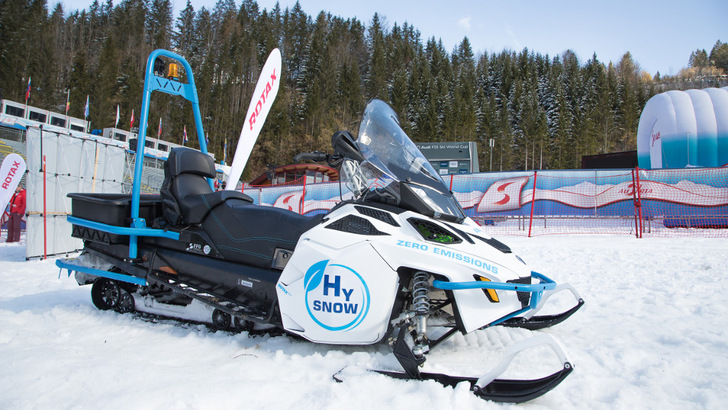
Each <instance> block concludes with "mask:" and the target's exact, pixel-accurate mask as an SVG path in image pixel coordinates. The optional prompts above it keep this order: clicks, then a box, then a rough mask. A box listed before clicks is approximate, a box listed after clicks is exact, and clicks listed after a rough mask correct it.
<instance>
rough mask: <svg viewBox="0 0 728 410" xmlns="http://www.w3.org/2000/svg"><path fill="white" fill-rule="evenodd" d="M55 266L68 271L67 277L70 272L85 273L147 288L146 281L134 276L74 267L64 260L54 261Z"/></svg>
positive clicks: (79, 266)
mask: <svg viewBox="0 0 728 410" xmlns="http://www.w3.org/2000/svg"><path fill="white" fill-rule="evenodd" d="M56 266H58V267H59V268H61V270H63V269H68V276H71V272H72V271H77V272H83V273H87V274H89V275H94V276H101V277H103V278H107V279H113V280H118V281H122V282H127V283H133V284H135V285H141V286H147V281H146V280H145V279H142V278H137V277H136V276H129V275H124V274H123V273H116V272H109V271H105V270H101V269H94V268H89V267H88V266H81V265H76V264H74V263H71V262H69V261H68V260H66V259H56Z"/></svg>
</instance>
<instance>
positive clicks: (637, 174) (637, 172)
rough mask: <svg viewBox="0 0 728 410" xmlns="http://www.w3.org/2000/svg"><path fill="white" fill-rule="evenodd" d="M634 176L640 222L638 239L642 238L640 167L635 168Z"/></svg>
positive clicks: (637, 213) (636, 204) (636, 212)
mask: <svg viewBox="0 0 728 410" xmlns="http://www.w3.org/2000/svg"><path fill="white" fill-rule="evenodd" d="M634 175H635V185H634V195H635V196H636V199H635V201H634V205H635V214H636V215H637V220H638V221H639V227H638V230H637V235H638V236H637V238H642V230H643V229H642V195H641V193H640V191H641V187H640V167H635V169H634Z"/></svg>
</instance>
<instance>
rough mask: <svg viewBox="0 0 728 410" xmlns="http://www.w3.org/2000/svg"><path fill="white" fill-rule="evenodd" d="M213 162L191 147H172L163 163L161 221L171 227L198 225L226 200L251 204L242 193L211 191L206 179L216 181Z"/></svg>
mask: <svg viewBox="0 0 728 410" xmlns="http://www.w3.org/2000/svg"><path fill="white" fill-rule="evenodd" d="M215 176H216V173H215V163H214V162H213V161H212V158H211V157H210V156H209V155H206V154H203V153H202V152H200V151H197V150H193V149H190V148H173V149H172V151H170V153H169V157H168V158H167V161H166V162H165V163H164V182H163V183H162V187H161V189H160V191H159V193H160V194H161V195H162V210H163V212H164V219H166V220H167V221H168V222H169V223H171V224H173V225H179V224H187V225H191V224H200V223H202V220H203V219H205V216H207V214H208V213H209V212H210V210H212V209H213V208H214V207H216V206H217V205H220V204H221V203H223V202H225V201H226V200H228V199H237V200H242V201H245V202H248V203H252V202H253V199H252V198H250V197H249V196H248V195H245V194H243V193H242V192H237V191H217V192H214V191H213V190H212V188H211V187H210V184H209V183H208V181H207V178H215Z"/></svg>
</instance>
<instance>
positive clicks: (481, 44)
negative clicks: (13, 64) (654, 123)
mask: <svg viewBox="0 0 728 410" xmlns="http://www.w3.org/2000/svg"><path fill="white" fill-rule="evenodd" d="M173 1H174V3H175V16H177V15H178V13H179V10H180V9H181V8H183V7H184V6H185V4H186V1H187V0H173ZM216 2H217V0H192V5H193V6H194V7H195V9H196V10H198V9H200V8H201V7H203V6H204V7H206V8H208V9H210V10H211V9H212V8H214V6H215V3H216ZM278 2H279V3H280V6H281V9H285V8H287V7H288V8H292V7H293V5H294V4H295V2H296V1H295V0H279V1H278ZM63 3H64V5H65V6H66V9H67V10H68V9H80V8H88V4H90V3H91V0H63ZM114 3H115V4H116V3H117V2H116V1H115V2H114ZM236 3H237V4H240V0H236ZM275 3H276V1H275V0H258V4H259V6H260V8H261V9H263V8H266V9H271V8H272V7H273V6H274V5H275ZM300 3H301V7H302V8H303V10H304V12H306V14H308V15H311V16H313V17H315V16H316V15H317V14H318V13H319V12H320V11H321V10H324V11H327V12H330V13H331V14H333V15H337V16H341V17H344V18H347V17H356V18H357V19H359V20H361V21H362V22H363V23H365V24H366V25H367V26H368V25H369V23H370V22H371V19H372V16H374V13H375V12H378V13H379V14H380V16H382V17H384V18H385V19H386V22H387V24H388V27H390V28H391V27H392V26H393V25H394V23H397V24H400V25H402V24H403V23H404V22H407V23H409V24H411V25H413V26H414V27H415V28H417V29H418V30H419V31H420V33H421V39H422V41H423V42H424V41H426V40H427V39H428V38H430V37H435V38H437V39H442V41H443V44H444V46H445V48H446V49H447V50H448V51H452V50H453V48H454V47H455V46H456V45H457V44H459V43H460V42H461V41H462V39H463V37H465V36H467V37H468V39H469V40H470V43H471V45H472V46H473V51H475V53H476V54H479V53H482V52H484V51H487V52H489V53H492V52H500V51H501V50H503V49H510V50H514V51H521V50H522V49H523V48H524V47H528V49H529V50H531V51H534V52H538V53H541V54H548V55H549V56H550V57H553V56H555V55H557V54H561V53H562V52H564V51H565V50H568V49H571V50H573V51H574V52H575V53H576V55H577V56H578V57H579V60H580V61H581V62H582V63H584V61H586V60H588V59H590V58H591V57H592V55H593V54H594V53H596V55H597V58H598V59H599V60H600V61H602V62H604V63H608V62H609V61H612V62H614V63H617V62H618V61H619V60H620V59H621V58H622V55H624V53H625V52H627V51H629V52H630V53H631V54H632V57H633V59H634V60H635V61H636V62H637V63H638V64H639V65H640V67H641V68H642V69H643V70H644V71H647V72H648V73H650V74H652V75H654V74H655V73H656V72H658V71H659V72H660V73H661V74H662V75H665V74H671V75H674V74H677V73H678V72H679V71H680V69H682V68H684V67H686V66H687V65H688V58H689V57H690V53H691V52H692V51H695V50H696V49H705V50H706V51H708V53H710V49H711V48H712V47H713V45H714V44H715V42H716V41H717V40H721V41H722V42H724V43H726V42H728V20H727V19H726V17H727V16H728V1H726V0H681V1H677V0H661V1H654V0H647V1H644V0H631V1H630V0H609V1H589V0H480V1H478V0H451V1H429V0H356V1H352V0H337V1H322V0H300ZM49 4H50V6H49V7H51V8H52V5H53V4H55V3H54V0H49ZM284 58H285V56H284Z"/></svg>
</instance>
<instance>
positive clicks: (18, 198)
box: [7, 185, 25, 242]
mask: <svg viewBox="0 0 728 410" xmlns="http://www.w3.org/2000/svg"><path fill="white" fill-rule="evenodd" d="M23 214H25V189H23V187H22V186H20V185H18V187H17V188H15V193H14V194H13V197H12V198H11V199H10V220H9V221H8V239H7V242H18V241H20V220H21V219H23Z"/></svg>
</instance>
